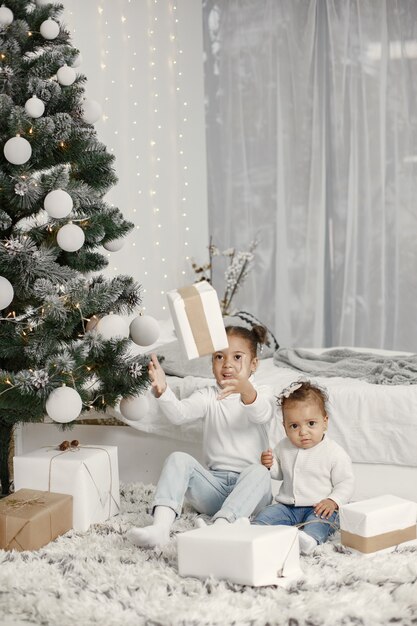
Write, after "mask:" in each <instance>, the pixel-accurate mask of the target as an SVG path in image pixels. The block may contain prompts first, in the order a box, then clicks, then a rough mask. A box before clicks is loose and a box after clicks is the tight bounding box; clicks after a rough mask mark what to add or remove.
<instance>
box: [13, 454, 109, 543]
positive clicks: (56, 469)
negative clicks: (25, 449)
mask: <svg viewBox="0 0 417 626" xmlns="http://www.w3.org/2000/svg"><path fill="white" fill-rule="evenodd" d="M13 467H14V485H15V489H16V491H17V490H18V489H37V490H40V491H53V492H56V493H65V494H69V495H71V496H73V528H74V529H75V530H80V531H85V530H87V529H88V527H89V526H90V524H95V523H101V522H104V521H105V520H107V519H108V518H109V517H111V516H112V515H117V513H118V512H119V509H120V495H119V466H118V459H117V447H116V446H101V445H100V446H78V447H77V448H73V449H69V450H65V451H60V450H59V449H57V448H53V447H50V446H49V447H45V448H40V449H39V450H34V451H33V452H29V453H28V454H23V455H20V456H15V457H14V458H13Z"/></svg>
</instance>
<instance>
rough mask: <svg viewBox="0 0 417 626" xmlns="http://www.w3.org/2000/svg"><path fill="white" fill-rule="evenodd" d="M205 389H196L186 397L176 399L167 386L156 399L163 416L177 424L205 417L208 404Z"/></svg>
mask: <svg viewBox="0 0 417 626" xmlns="http://www.w3.org/2000/svg"><path fill="white" fill-rule="evenodd" d="M207 391H208V389H207V388H204V389H198V390H197V391H194V393H192V394H191V396H189V397H188V398H185V399H184V400H178V398H177V396H176V395H175V394H174V392H173V391H172V389H170V387H167V388H166V390H165V391H164V393H163V394H162V395H161V396H160V397H159V398H157V400H158V404H159V407H160V409H161V411H162V413H163V414H164V415H165V417H166V418H167V419H169V421H170V422H171V423H172V424H176V425H177V426H179V425H180V424H185V423H186V422H194V421H195V420H198V419H201V418H203V417H205V415H206V412H207V406H208V394H207Z"/></svg>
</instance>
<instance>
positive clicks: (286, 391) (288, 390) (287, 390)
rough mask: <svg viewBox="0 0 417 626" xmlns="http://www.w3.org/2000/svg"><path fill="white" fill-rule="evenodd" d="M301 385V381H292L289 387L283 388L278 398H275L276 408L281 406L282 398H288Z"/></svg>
mask: <svg viewBox="0 0 417 626" xmlns="http://www.w3.org/2000/svg"><path fill="white" fill-rule="evenodd" d="M302 384H303V381H301V382H296V381H294V382H293V383H291V385H288V387H285V389H283V390H282V391H281V393H280V394H279V396H278V397H277V402H278V406H281V405H282V403H283V401H284V398H285V399H286V398H289V397H290V395H291V394H292V393H294V391H297V389H299V388H300V387H301V386H302Z"/></svg>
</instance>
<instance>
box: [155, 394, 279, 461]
mask: <svg viewBox="0 0 417 626" xmlns="http://www.w3.org/2000/svg"><path fill="white" fill-rule="evenodd" d="M254 387H255V389H256V391H257V396H256V400H255V401H254V402H253V403H252V404H243V402H242V401H241V399H240V394H238V393H233V394H231V395H230V396H228V397H227V398H224V399H223V400H218V399H217V396H218V394H219V393H220V391H221V390H220V388H219V387H217V386H214V385H213V386H212V387H205V388H203V389H199V390H198V391H195V392H194V393H193V394H191V396H190V397H189V398H185V399H184V400H178V398H177V397H176V396H175V394H174V393H173V391H172V390H171V389H170V388H169V387H167V389H166V390H165V392H164V393H163V394H162V395H161V396H160V398H159V399H158V402H159V406H160V408H161V410H162V412H163V413H164V415H165V416H166V417H167V418H168V419H169V420H170V422H172V423H173V424H184V423H186V422H191V421H194V420H197V419H203V420H204V422H203V455H204V461H205V464H206V465H207V467H208V468H209V469H221V470H228V471H232V472H239V473H240V472H241V471H242V470H243V469H244V468H245V467H247V466H248V465H252V464H253V463H260V458H261V453H262V451H263V450H265V449H266V448H268V446H269V443H268V432H269V425H270V421H271V418H272V416H273V415H274V414H275V397H274V395H273V393H272V389H271V388H270V387H268V386H267V385H262V386H260V387H257V386H256V385H254Z"/></svg>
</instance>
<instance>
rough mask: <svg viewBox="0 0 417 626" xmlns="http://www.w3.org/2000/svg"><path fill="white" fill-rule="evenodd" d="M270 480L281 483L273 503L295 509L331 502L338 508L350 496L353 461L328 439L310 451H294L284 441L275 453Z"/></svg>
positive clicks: (352, 481)
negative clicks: (321, 502)
mask: <svg viewBox="0 0 417 626" xmlns="http://www.w3.org/2000/svg"><path fill="white" fill-rule="evenodd" d="M274 453H275V459H274V463H273V466H272V468H271V476H272V478H277V479H278V480H282V485H281V488H280V490H279V492H278V494H277V495H276V496H275V500H277V501H278V502H282V503H283V504H293V505H295V506H313V505H314V504H316V503H317V502H319V501H320V500H324V499H325V498H331V499H332V500H334V501H335V502H336V504H337V505H338V506H340V505H341V504H346V502H349V500H350V498H351V497H352V494H353V487H354V477H353V469H352V461H351V460H350V457H349V456H348V454H347V453H346V452H345V451H344V450H343V448H342V447H341V446H339V444H337V443H336V442H335V441H332V440H331V439H329V438H328V437H327V436H325V437H324V439H322V441H321V442H320V443H318V444H317V445H316V446H313V447H312V448H308V449H307V450H303V449H302V448H297V447H296V446H294V445H293V444H292V443H291V441H290V440H289V439H288V438H287V437H285V438H284V439H282V441H280V442H279V444H278V445H277V447H276V448H275V450H274Z"/></svg>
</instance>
